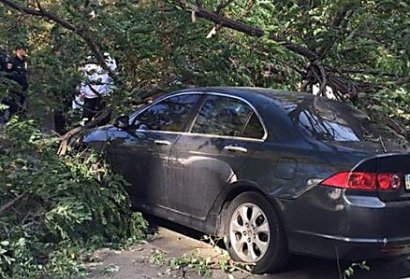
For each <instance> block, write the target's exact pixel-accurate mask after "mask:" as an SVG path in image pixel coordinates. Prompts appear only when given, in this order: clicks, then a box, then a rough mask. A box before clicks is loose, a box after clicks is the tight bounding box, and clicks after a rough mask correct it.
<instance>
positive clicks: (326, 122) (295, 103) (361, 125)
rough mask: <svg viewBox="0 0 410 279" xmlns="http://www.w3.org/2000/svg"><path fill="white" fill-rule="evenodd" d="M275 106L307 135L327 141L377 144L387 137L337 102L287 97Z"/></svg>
mask: <svg viewBox="0 0 410 279" xmlns="http://www.w3.org/2000/svg"><path fill="white" fill-rule="evenodd" d="M275 102H276V103H277V104H278V105H279V106H280V107H281V108H282V109H283V110H284V111H285V112H286V113H287V114H288V115H289V117H290V119H291V120H292V122H293V123H294V125H295V126H298V128H299V129H300V130H302V131H303V132H304V133H305V134H308V135H310V136H312V137H314V138H316V139H319V140H323V141H338V142H344V141H345V142H348V141H349V142H351V141H369V142H377V141H380V139H381V138H382V135H383V137H385V133H383V132H382V131H381V129H380V127H378V125H377V123H375V122H373V121H371V119H370V118H369V117H368V116H367V115H366V114H364V113H362V112H360V111H358V110H356V109H354V108H352V107H350V106H348V105H346V104H344V103H341V102H337V101H332V100H328V99H325V98H319V97H314V96H304V97H301V96H297V95H290V96H283V97H280V98H276V99H275Z"/></svg>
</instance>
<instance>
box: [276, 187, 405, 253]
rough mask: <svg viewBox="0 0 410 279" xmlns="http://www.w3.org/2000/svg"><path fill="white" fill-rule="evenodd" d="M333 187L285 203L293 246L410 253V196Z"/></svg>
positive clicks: (298, 250) (326, 250)
mask: <svg viewBox="0 0 410 279" xmlns="http://www.w3.org/2000/svg"><path fill="white" fill-rule="evenodd" d="M335 191H337V190H334V189H328V188H323V187H318V188H317V189H315V190H313V191H311V192H310V193H309V194H307V195H305V196H304V197H301V198H300V199H299V200H298V201H297V202H290V201H288V202H282V203H281V207H280V208H282V210H283V211H282V213H283V217H284V218H283V221H284V223H285V227H286V231H287V236H288V245H289V248H290V250H291V251H292V252H294V253H298V254H309V255H314V256H319V257H325V258H333V259H335V258H341V259H349V260H358V259H370V258H377V257H386V256H395V255H401V254H407V253H410V222H408V216H409V217H410V200H402V201H396V202H383V201H381V200H380V199H379V198H378V197H376V196H357V195H356V196H355V195H346V194H345V193H344V191H339V192H337V195H336V194H335Z"/></svg>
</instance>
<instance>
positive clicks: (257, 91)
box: [173, 86, 316, 100]
mask: <svg viewBox="0 0 410 279" xmlns="http://www.w3.org/2000/svg"><path fill="white" fill-rule="evenodd" d="M182 92H203V93H207V92H213V93H225V94H228V95H233V96H238V97H243V98H246V99H249V98H252V97H257V96H259V97H267V98H270V99H279V100H286V99H288V98H292V99H294V98H298V99H299V98H315V97H316V96H314V95H311V94H307V93H300V92H294V91H286V90H276V89H270V88H260V87H229V86H227V87H225V86H215V87H192V88H187V89H182V90H178V91H175V92H173V93H182Z"/></svg>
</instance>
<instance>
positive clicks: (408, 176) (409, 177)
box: [405, 174, 410, 191]
mask: <svg viewBox="0 0 410 279" xmlns="http://www.w3.org/2000/svg"><path fill="white" fill-rule="evenodd" d="M405 182H406V183H405V187H406V190H409V191H410V174H406V176H405Z"/></svg>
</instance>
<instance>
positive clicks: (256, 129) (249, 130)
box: [242, 113, 265, 139]
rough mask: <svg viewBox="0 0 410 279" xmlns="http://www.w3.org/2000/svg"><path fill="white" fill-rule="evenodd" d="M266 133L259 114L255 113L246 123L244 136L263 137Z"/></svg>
mask: <svg viewBox="0 0 410 279" xmlns="http://www.w3.org/2000/svg"><path fill="white" fill-rule="evenodd" d="M264 135H265V130H264V129H263V126H262V124H261V122H260V121H259V118H258V116H257V115H256V114H255V113H253V114H252V116H251V118H250V119H249V121H248V123H247V124H246V127H245V130H244V131H243V133H242V137H245V138H252V139H262V138H263V136H264Z"/></svg>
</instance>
